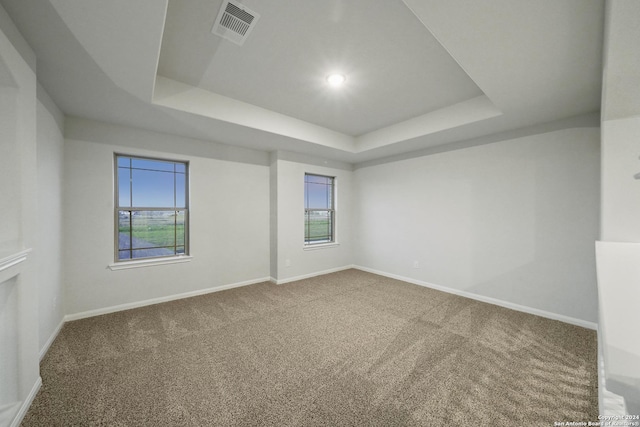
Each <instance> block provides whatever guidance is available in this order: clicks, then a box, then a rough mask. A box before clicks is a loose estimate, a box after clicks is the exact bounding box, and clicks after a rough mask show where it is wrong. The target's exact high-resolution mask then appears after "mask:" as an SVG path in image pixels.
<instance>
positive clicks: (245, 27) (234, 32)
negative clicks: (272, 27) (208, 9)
mask: <svg viewBox="0 0 640 427" xmlns="http://www.w3.org/2000/svg"><path fill="white" fill-rule="evenodd" d="M259 18H260V15H258V14H257V13H255V12H254V11H252V10H250V9H248V8H246V7H245V6H244V5H242V4H240V3H238V2H236V1H231V0H225V1H223V2H222V7H220V12H219V13H218V17H217V18H216V22H215V24H213V28H212V29H211V32H212V33H213V34H217V35H219V36H220V37H224V38H225V39H227V40H231V41H232V42H234V43H235V44H238V45H240V46H242V44H243V43H244V41H245V40H246V39H247V37H249V34H250V33H251V30H253V27H255V25H256V22H258V19H259Z"/></svg>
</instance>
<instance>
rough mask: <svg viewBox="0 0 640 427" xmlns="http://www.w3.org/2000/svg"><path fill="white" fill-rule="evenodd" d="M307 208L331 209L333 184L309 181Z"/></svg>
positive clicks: (306, 198) (306, 195)
mask: <svg viewBox="0 0 640 427" xmlns="http://www.w3.org/2000/svg"><path fill="white" fill-rule="evenodd" d="M305 193H306V194H305V200H306V206H305V207H306V208H308V209H331V186H330V185H326V184H313V183H308V184H307V186H306V192H305Z"/></svg>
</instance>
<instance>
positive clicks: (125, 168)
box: [115, 154, 189, 261]
mask: <svg viewBox="0 0 640 427" xmlns="http://www.w3.org/2000/svg"><path fill="white" fill-rule="evenodd" d="M115 157H116V161H115V163H116V174H115V176H116V183H115V189H116V191H115V193H116V194H115V224H116V244H115V250H116V255H115V259H116V261H127V260H133V259H140V258H159V257H171V256H177V255H185V254H188V229H189V226H188V218H189V206H188V197H189V196H188V195H189V191H188V185H189V184H188V182H189V180H188V164H187V163H186V162H177V161H169V160H159V159H149V158H143V157H132V156H124V155H118V154H117V155H116V156H115Z"/></svg>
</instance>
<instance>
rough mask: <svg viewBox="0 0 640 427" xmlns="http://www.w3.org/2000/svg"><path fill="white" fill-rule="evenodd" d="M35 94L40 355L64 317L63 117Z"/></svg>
mask: <svg viewBox="0 0 640 427" xmlns="http://www.w3.org/2000/svg"><path fill="white" fill-rule="evenodd" d="M37 93H38V105H37V110H36V121H37V147H36V149H37V165H38V168H37V169H38V210H37V214H38V228H37V239H36V247H35V249H36V254H37V258H36V259H37V263H38V266H37V275H38V276H37V277H38V314H39V316H38V321H39V345H40V354H41V355H42V354H43V353H44V352H45V351H46V349H47V348H48V347H49V345H50V344H51V341H52V339H53V338H55V334H56V333H57V331H58V327H60V326H61V322H62V319H63V317H64V287H63V283H62V263H63V252H62V240H63V238H64V236H63V233H62V218H63V209H64V207H63V206H62V192H63V190H62V185H63V183H62V176H63V172H64V169H63V146H64V136H63V127H64V116H63V115H62V113H61V112H60V110H59V109H58V108H57V107H56V106H55V104H54V103H53V102H52V101H51V99H50V98H49V96H48V95H47V93H46V92H45V91H44V89H43V88H42V87H41V86H38V91H37Z"/></svg>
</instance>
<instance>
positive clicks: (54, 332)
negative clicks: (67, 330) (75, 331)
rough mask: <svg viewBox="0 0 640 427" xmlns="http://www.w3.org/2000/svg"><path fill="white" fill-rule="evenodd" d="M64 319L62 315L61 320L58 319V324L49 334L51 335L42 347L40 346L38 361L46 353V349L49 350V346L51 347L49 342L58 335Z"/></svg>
mask: <svg viewBox="0 0 640 427" xmlns="http://www.w3.org/2000/svg"><path fill="white" fill-rule="evenodd" d="M64 321H65V318H64V317H63V318H62V320H61V321H60V323H59V324H58V326H57V327H56V329H55V330H54V331H53V333H52V334H51V336H50V337H49V339H48V340H47V342H46V343H45V344H44V347H42V348H41V349H40V361H42V359H43V358H44V356H45V355H46V354H47V351H49V347H51V344H53V342H54V341H55V339H56V337H57V336H58V334H59V333H60V331H61V330H62V327H63V326H64Z"/></svg>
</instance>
